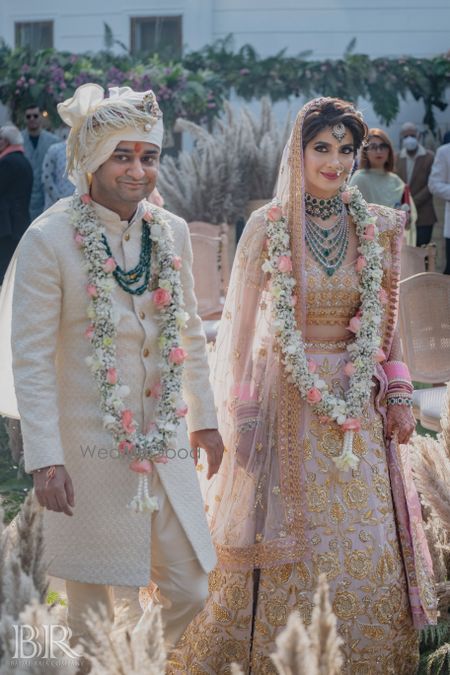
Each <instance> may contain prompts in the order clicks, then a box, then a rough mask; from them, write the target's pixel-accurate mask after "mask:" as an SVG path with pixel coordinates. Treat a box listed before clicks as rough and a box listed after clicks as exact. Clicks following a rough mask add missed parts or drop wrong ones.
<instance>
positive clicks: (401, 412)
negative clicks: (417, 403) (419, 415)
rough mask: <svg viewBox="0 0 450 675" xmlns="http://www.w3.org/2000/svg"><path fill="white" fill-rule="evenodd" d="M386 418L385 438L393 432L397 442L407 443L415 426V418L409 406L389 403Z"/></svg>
mask: <svg viewBox="0 0 450 675" xmlns="http://www.w3.org/2000/svg"><path fill="white" fill-rule="evenodd" d="M386 419H387V424H386V436H387V438H388V439H391V438H392V437H393V435H394V434H397V437H398V442H399V443H408V441H409V439H410V438H411V436H412V434H413V432H414V429H415V428H416V420H415V419H414V415H413V413H412V409H411V408H410V406H407V405H389V406H388V408H387V413H386Z"/></svg>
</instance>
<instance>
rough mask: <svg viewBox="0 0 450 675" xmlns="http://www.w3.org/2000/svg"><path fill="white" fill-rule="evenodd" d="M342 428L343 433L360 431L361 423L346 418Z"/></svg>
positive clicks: (354, 419)
mask: <svg viewBox="0 0 450 675" xmlns="http://www.w3.org/2000/svg"><path fill="white" fill-rule="evenodd" d="M342 428H343V430H344V431H361V422H360V421H359V420H357V419H356V418H355V417H347V419H346V420H345V422H344V424H343V425H342Z"/></svg>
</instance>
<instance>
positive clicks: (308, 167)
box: [304, 127, 355, 199]
mask: <svg viewBox="0 0 450 675" xmlns="http://www.w3.org/2000/svg"><path fill="white" fill-rule="evenodd" d="M354 153H355V146H354V143H353V136H352V134H351V132H350V131H349V130H348V129H346V130H345V136H344V137H343V138H342V140H341V141H338V140H337V139H336V138H335V137H334V136H333V134H332V133H331V128H330V127H328V128H326V129H323V130H322V131H320V132H319V133H318V134H317V135H316V136H314V138H313V139H312V140H311V141H310V142H309V143H308V144H307V146H306V148H305V153H304V161H305V188H306V191H307V192H310V193H311V194H312V195H314V196H315V197H323V198H324V199H328V198H330V197H332V196H333V195H335V194H336V193H337V191H338V190H339V188H340V187H341V185H342V184H343V183H344V181H345V180H346V178H348V175H349V173H350V171H351V169H352V164H353V159H354Z"/></svg>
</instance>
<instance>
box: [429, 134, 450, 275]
mask: <svg viewBox="0 0 450 675" xmlns="http://www.w3.org/2000/svg"><path fill="white" fill-rule="evenodd" d="M445 141H447V142H446V143H445ZM428 186H429V188H430V191H431V193H432V194H433V195H436V197H440V198H441V199H443V200H444V201H445V218H444V238H445V251H446V258H447V263H446V266H445V270H444V274H450V138H448V137H447V136H444V145H441V147H440V148H438V149H437V151H436V157H435V158H434V162H433V166H432V168H431V173H430V180H429V182H428Z"/></svg>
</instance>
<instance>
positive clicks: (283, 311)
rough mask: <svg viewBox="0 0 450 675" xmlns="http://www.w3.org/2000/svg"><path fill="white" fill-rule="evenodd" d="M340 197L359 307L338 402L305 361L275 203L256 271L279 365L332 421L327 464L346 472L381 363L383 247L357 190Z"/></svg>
mask: <svg viewBox="0 0 450 675" xmlns="http://www.w3.org/2000/svg"><path fill="white" fill-rule="evenodd" d="M341 198H342V201H343V202H344V203H345V204H348V209H349V212H350V214H351V216H352V218H353V220H354V222H355V225H356V233H357V235H358V238H359V247H358V253H359V257H358V259H357V261H356V269H357V271H358V273H359V279H360V281H359V291H360V296H361V305H360V308H359V310H358V312H357V314H356V316H354V317H353V318H352V319H351V320H350V323H349V326H348V330H350V331H352V332H353V333H355V336H356V339H355V340H354V341H353V342H352V343H350V344H349V345H348V347H347V352H348V357H349V360H348V362H347V363H346V365H345V367H344V372H345V374H346V375H347V376H348V377H349V378H350V381H349V388H348V390H347V392H346V394H345V395H344V397H343V398H341V397H338V396H336V395H334V394H333V393H332V392H331V391H330V390H329V388H328V385H327V383H326V382H325V381H324V380H322V379H321V378H320V376H319V375H318V373H317V372H316V370H317V363H316V362H315V361H314V360H313V359H307V357H306V354H305V345H304V342H303V339H302V334H301V331H300V330H299V329H298V326H297V322H296V319H295V309H294V307H295V303H296V295H295V292H294V289H295V285H296V281H295V278H294V276H293V274H292V256H291V250H290V237H289V230H288V224H287V220H286V218H285V217H284V216H283V212H282V209H281V203H280V202H278V201H276V200H274V201H273V202H272V203H271V205H270V206H269V207H268V208H267V209H266V212H265V220H266V224H267V235H268V258H267V260H265V262H264V263H263V265H262V269H263V271H264V272H268V273H269V274H270V275H271V295H272V298H273V315H274V327H275V330H276V335H277V340H278V342H279V345H280V348H281V352H282V362H283V365H284V367H285V369H286V371H287V372H288V373H289V375H290V378H291V381H292V382H293V383H294V384H295V385H296V386H297V387H298V389H299V391H300V393H301V395H302V397H303V398H304V399H306V400H307V401H308V403H310V404H311V405H312V408H313V410H314V412H315V413H317V415H319V417H320V419H321V421H322V422H329V421H331V420H334V421H335V422H336V423H337V424H338V425H340V426H341V427H342V429H343V430H344V431H345V434H344V444H343V449H342V452H341V454H340V455H339V456H337V457H334V458H333V459H334V461H335V463H336V465H337V466H338V468H340V469H342V470H346V469H348V468H356V467H357V466H358V464H359V458H358V457H357V456H356V455H355V454H354V453H353V435H354V433H355V432H356V431H360V429H361V416H362V413H363V409H364V406H365V404H366V403H367V401H368V400H369V397H370V392H371V387H372V377H373V375H374V364H375V362H382V361H384V360H385V359H386V356H385V354H384V352H383V351H382V350H381V348H380V342H381V338H380V335H379V328H380V324H381V318H382V305H383V304H386V302H387V295H386V292H385V291H384V290H383V289H382V288H381V281H382V277H383V269H382V254H383V248H382V247H381V246H380V244H379V243H378V228H377V226H376V218H374V217H373V216H371V215H370V212H369V210H368V208H367V204H366V202H365V201H364V200H363V198H362V195H361V193H360V191H359V190H358V188H357V187H351V188H347V189H346V190H345V191H343V192H342V193H341Z"/></svg>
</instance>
